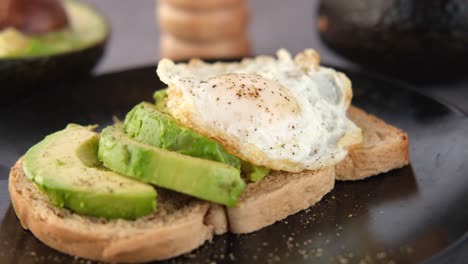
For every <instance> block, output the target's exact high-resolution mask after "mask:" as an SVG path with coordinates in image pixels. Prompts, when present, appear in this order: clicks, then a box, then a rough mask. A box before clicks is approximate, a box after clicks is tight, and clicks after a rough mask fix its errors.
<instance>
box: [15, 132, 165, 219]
mask: <svg viewBox="0 0 468 264" xmlns="http://www.w3.org/2000/svg"><path fill="white" fill-rule="evenodd" d="M93 128H94V127H91V126H88V127H83V126H79V125H68V126H67V127H66V128H65V129H64V130H61V131H58V132H56V133H54V134H51V135H49V136H47V137H46V138H45V139H44V140H42V141H41V142H39V143H38V144H36V145H34V146H33V147H32V148H30V149H29V150H28V152H27V153H26V154H25V156H24V160H23V170H24V172H25V174H26V176H27V177H28V178H29V179H31V180H32V181H34V182H35V183H36V184H37V185H38V186H39V188H40V189H41V190H42V191H43V192H44V193H45V194H46V195H47V196H48V197H49V199H50V200H51V202H52V203H53V204H55V205H56V206H58V207H65V208H68V209H71V210H73V211H75V212H76V213H78V214H81V215H88V216H95V217H105V218H124V219H136V218H138V217H141V216H144V215H147V214H150V213H152V212H155V211H156V196H157V193H156V190H155V189H154V187H152V186H151V185H149V184H146V183H142V182H138V181H136V180H133V179H130V178H128V177H125V176H122V175H120V174H117V173H115V172H113V171H109V170H107V169H105V168H103V167H102V166H101V165H100V162H99V160H98V158H97V151H98V143H99V135H98V134H97V133H95V132H92V131H91V130H92V129H93Z"/></svg>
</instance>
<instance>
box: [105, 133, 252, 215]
mask: <svg viewBox="0 0 468 264" xmlns="http://www.w3.org/2000/svg"><path fill="white" fill-rule="evenodd" d="M98 156H99V159H100V160H101V161H102V162H103V164H104V166H106V167H107V168H109V169H111V170H113V171H116V172H118V173H122V174H124V175H127V176H129V177H133V178H135V179H138V180H141V181H144V182H148V183H152V184H154V185H156V186H159V187H163V188H167V189H170V190H173V191H177V192H180V193H185V194H188V195H191V196H194V197H197V198H200V199H204V200H208V201H212V202H215V203H220V204H224V205H226V206H229V207H231V206H233V205H235V203H236V201H237V198H238V197H239V195H240V194H241V193H242V191H243V190H244V189H245V183H244V181H243V180H242V179H241V177H240V171H239V169H236V168H234V167H232V166H229V165H226V164H224V163H220V162H215V161H210V160H204V159H200V158H195V157H191V156H187V155H183V154H180V153H177V152H173V151H167V150H163V149H161V148H157V147H154V146H150V145H146V144H143V143H141V142H138V141H136V140H133V139H132V138H130V137H129V136H128V135H127V134H125V133H124V132H123V131H122V129H121V128H118V127H106V128H105V129H103V130H102V133H101V139H100V141H99V154H98Z"/></svg>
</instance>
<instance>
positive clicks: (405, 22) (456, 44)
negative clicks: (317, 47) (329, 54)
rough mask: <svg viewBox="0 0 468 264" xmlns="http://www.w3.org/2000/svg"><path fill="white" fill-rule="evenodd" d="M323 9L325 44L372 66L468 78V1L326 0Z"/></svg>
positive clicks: (418, 75) (408, 75)
mask: <svg viewBox="0 0 468 264" xmlns="http://www.w3.org/2000/svg"><path fill="white" fill-rule="evenodd" d="M319 14H320V16H319V19H320V20H321V27H320V28H321V29H320V33H321V36H322V38H323V39H324V40H325V41H326V43H327V44H329V45H330V46H331V47H332V48H334V49H336V51H338V52H339V53H340V54H342V55H344V56H346V57H348V58H350V59H351V60H353V61H355V62H358V63H361V64H363V65H365V66H367V67H368V68H369V69H379V70H381V71H384V72H386V73H388V74H391V75H398V76H401V77H402V78H405V79H416V80H424V81H426V82H428V81H432V80H434V79H442V78H445V79H447V78H457V77H458V78H461V77H466V76H463V75H464V74H466V73H467V72H468V60H467V59H466V58H467V57H468V20H467V19H466V17H467V16H468V2H466V1H464V0H462V1H460V0H423V1H420V0H351V1H350V0H325V1H321V4H320V8H319ZM460 75H461V76H460Z"/></svg>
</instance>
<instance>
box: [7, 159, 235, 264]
mask: <svg viewBox="0 0 468 264" xmlns="http://www.w3.org/2000/svg"><path fill="white" fill-rule="evenodd" d="M9 191H10V196H11V200H12V203H13V207H14V209H15V212H16V215H17V216H18V218H19V219H20V221H21V224H22V226H23V227H24V228H25V229H29V230H30V231H31V232H32V233H33V234H34V236H35V237H37V238H38V239H39V240H41V241H42V242H43V243H45V244H46V245H48V246H50V247H52V248H54V249H57V250H59V251H62V252H64V253H67V254H70V255H74V256H80V257H84V258H88V259H92V260H99V261H106V262H145V261H150V260H162V259H167V258H171V257H174V256H177V255H181V254H183V253H187V252H190V251H191V250H193V249H195V248H197V247H198V246H200V245H202V244H203V243H204V242H205V241H207V240H210V239H211V238H212V237H213V234H215V233H217V234H221V233H224V232H226V230H227V222H226V214H225V212H224V208H223V207H222V206H220V205H214V204H211V203H208V202H203V201H200V200H197V199H193V198H191V197H189V196H186V195H182V194H178V193H175V192H171V191H165V190H162V189H158V211H157V213H154V214H151V215H148V216H145V217H142V218H139V219H137V220H135V221H128V220H122V219H112V220H108V219H103V218H94V217H86V216H80V215H77V214H74V213H72V212H71V211H69V210H67V209H62V208H58V207H56V206H53V205H52V203H51V202H50V200H49V198H48V197H47V196H46V195H45V194H44V193H43V192H42V191H40V190H39V188H37V186H36V185H35V184H34V183H33V182H32V181H31V180H29V179H28V178H27V177H26V175H25V174H24V173H23V168H22V160H21V159H20V160H19V161H18V162H17V163H16V164H15V166H14V167H13V168H12V170H11V173H10V178H9Z"/></svg>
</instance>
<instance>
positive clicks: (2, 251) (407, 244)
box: [0, 67, 468, 263]
mask: <svg viewBox="0 0 468 264" xmlns="http://www.w3.org/2000/svg"><path fill="white" fill-rule="evenodd" d="M349 76H350V78H351V80H352V81H353V83H354V93H355V100H354V103H355V104H356V105H357V106H359V107H362V108H364V109H365V110H367V111H369V112H371V113H374V114H377V115H378V116H379V117H381V118H383V119H384V120H386V121H388V122H390V123H392V124H394V125H396V126H398V127H400V128H402V129H404V130H405V131H407V132H408V134H409V138H410V144H411V147H410V152H411V166H407V167H405V168H402V169H399V170H395V171H392V172H389V173H385V174H383V175H380V176H378V177H374V178H370V179H367V180H363V181H358V182H338V183H337V184H336V187H335V189H334V190H333V191H332V192H331V193H330V194H328V195H326V196H325V198H324V199H323V200H322V201H321V202H319V203H318V204H317V205H316V206H314V207H312V208H310V209H308V210H305V211H303V212H300V213H298V214H296V215H293V216H290V217H288V218H287V219H285V220H284V221H281V222H279V223H276V224H274V225H272V226H270V227H267V228H265V229H263V230H260V231H258V232H255V233H253V234H249V235H241V236H238V235H233V234H227V235H223V236H219V237H216V238H215V239H214V240H213V241H212V242H210V243H206V244H205V245H204V246H202V247H201V248H200V249H197V250H195V251H194V252H192V253H191V254H188V255H185V256H182V257H179V258H176V259H173V260H171V261H169V262H171V263H172V262H174V263H179V262H187V263H188V262H190V263H210V262H211V261H217V262H238V263H252V262H258V263H265V262H272V263H274V262H282V263H308V262H315V263H330V262H340V261H344V260H345V259H346V260H348V261H349V262H351V263H353V262H359V261H360V260H364V261H373V262H376V263H380V262H383V263H388V262H389V261H391V260H393V261H396V262H397V263H413V262H419V261H422V260H425V259H427V258H429V257H431V256H434V255H437V254H439V255H438V256H436V257H435V259H433V260H432V263H463V262H464V260H465V258H466V257H467V252H468V248H467V243H466V241H467V238H466V237H465V239H464V240H460V239H461V237H462V236H466V231H467V230H468V208H467V207H466V202H467V201H468V181H467V180H466V179H467V174H468V163H466V160H467V158H468V141H467V140H466V135H467V134H468V119H467V118H466V117H465V116H463V115H462V114H460V113H459V112H457V111H455V110H452V108H450V107H446V106H444V105H442V104H440V103H437V102H436V101H433V100H431V99H429V98H426V97H424V96H421V95H419V94H417V93H415V92H412V91H410V90H408V89H407V88H406V87H404V86H402V85H400V84H398V83H396V82H391V81H385V80H383V79H378V78H376V77H369V76H366V75H362V74H349ZM160 87H162V84H161V83H160V82H159V81H158V80H157V78H156V77H155V67H148V68H141V69H136V70H131V71H126V72H123V73H120V74H110V75H105V76H102V77H98V78H94V79H89V80H83V81H80V82H77V83H74V84H70V85H68V86H66V88H67V89H63V88H65V87H56V88H51V89H49V90H47V91H46V92H43V93H40V94H37V95H35V96H32V97H29V98H26V99H24V100H22V101H21V102H19V103H17V104H14V105H11V106H9V107H6V108H3V109H1V111H0V120H1V122H0V145H1V148H0V215H1V216H2V217H3V218H2V220H1V224H0V245H1V247H0V260H1V262H2V263H70V262H72V261H75V262H76V263H79V260H77V259H73V258H72V257H69V256H66V255H64V254H61V253H59V252H57V251H55V250H52V249H49V248H48V247H47V246H45V245H43V244H42V243H40V242H39V241H38V240H37V239H35V238H34V237H33V236H32V234H31V233H30V232H28V231H24V230H22V229H21V226H20V224H19V221H18V219H17V218H16V216H15V214H14V211H13V209H12V207H11V206H10V199H9V195H8V191H7V178H8V176H7V175H8V173H9V167H10V166H12V165H13V163H14V162H15V161H16V160H17V159H18V158H19V157H20V156H21V155H22V154H23V153H24V152H25V151H26V150H27V149H28V148H29V147H30V146H31V145H33V144H34V143H36V142H38V141H39V140H41V139H42V138H43V137H44V136H45V135H47V134H49V133H51V132H54V131H56V130H59V129H62V128H63V127H64V126H65V125H66V124H67V123H70V122H74V123H80V124H95V123H99V124H100V125H101V128H102V127H103V126H105V125H107V124H110V123H112V116H114V115H115V116H117V117H119V118H123V116H124V114H125V113H126V112H127V111H128V110H129V109H130V108H131V107H132V106H134V105H135V104H137V103H138V102H140V101H141V100H147V101H151V95H152V93H153V91H154V90H155V89H157V88H160ZM457 241H458V242H457ZM457 243H458V244H457ZM447 248H448V249H447Z"/></svg>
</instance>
